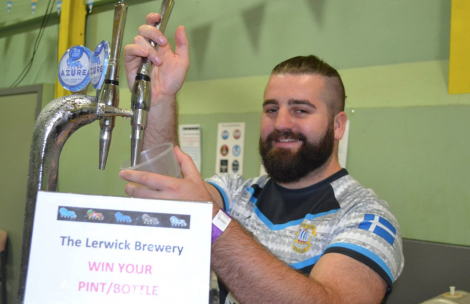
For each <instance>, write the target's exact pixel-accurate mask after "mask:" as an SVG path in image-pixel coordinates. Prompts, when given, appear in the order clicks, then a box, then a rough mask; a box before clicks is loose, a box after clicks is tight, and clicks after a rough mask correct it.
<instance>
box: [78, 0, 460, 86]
mask: <svg viewBox="0 0 470 304" xmlns="http://www.w3.org/2000/svg"><path fill="white" fill-rule="evenodd" d="M160 3H161V2H160V1H151V2H146V3H142V4H132V5H131V6H130V7H129V11H128V19H127V24H126V31H125V35H124V42H125V43H131V42H132V39H133V38H134V36H136V35H137V34H138V32H137V29H138V27H139V26H140V25H142V24H143V22H144V20H145V16H146V15H147V14H148V13H149V12H158V10H159V7H160ZM450 6H451V1H450V0H414V1H408V0H394V1H389V0H352V1H344V0H290V1H282V0H274V1H266V0H238V1H233V0H199V1H176V4H175V8H174V9H173V13H172V16H171V19H170V22H169V24H168V28H167V33H168V37H169V38H170V42H171V43H173V35H174V31H175V29H176V27H177V26H179V25H184V26H185V27H186V30H187V34H188V37H189V41H190V54H191V55H190V58H191V67H190V70H189V74H188V77H187V80H189V81H195V80H197V81H200V80H210V79H225V78H236V77H247V76H260V75H267V74H269V72H270V71H271V69H272V68H273V66H274V65H275V64H276V63H278V62H281V61H283V60H285V59H287V58H290V57H293V56H298V55H305V54H316V55H318V56H320V57H321V58H323V59H325V60H326V61H327V62H329V63H330V64H332V65H333V66H334V67H336V68H339V69H345V68H356V67H368V66H377V65H390V64H399V63H409V62H417V61H432V60H443V59H448V56H449V33H450ZM111 20H112V12H111V11H110V10H108V11H96V12H94V13H92V14H91V15H89V17H88V22H87V37H86V45H87V46H88V47H89V48H94V47H95V46H96V45H97V44H98V43H99V42H100V41H101V40H103V39H105V40H110V39H111V26H110V25H111ZM121 77H122V78H123V77H124V74H123V73H121Z"/></svg>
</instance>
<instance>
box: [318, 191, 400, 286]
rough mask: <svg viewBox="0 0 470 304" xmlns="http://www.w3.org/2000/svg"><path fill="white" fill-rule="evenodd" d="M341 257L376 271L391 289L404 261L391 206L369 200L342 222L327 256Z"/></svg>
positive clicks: (347, 215) (368, 198)
mask: <svg viewBox="0 0 470 304" xmlns="http://www.w3.org/2000/svg"><path fill="white" fill-rule="evenodd" d="M331 252H335V253H341V254H345V255H347V256H349V257H351V258H354V259H356V260H358V261H360V262H362V263H364V264H366V265H367V266H369V267H370V268H372V269H373V270H375V271H376V272H377V273H378V274H379V275H380V276H381V277H382V278H383V279H384V280H385V281H386V282H387V284H388V286H389V287H390V289H391V287H392V285H393V283H394V282H395V280H396V279H397V278H398V277H399V275H400V274H401V272H402V269H403V265H404V258H403V252H402V240H401V234H400V230H399V226H398V222H397V221H396V219H395V217H394V216H393V214H392V213H391V211H390V210H389V208H388V205H387V204H386V203H385V202H384V201H381V200H380V199H378V198H376V197H366V198H363V199H362V201H361V202H360V203H358V204H354V208H353V209H351V210H347V212H345V213H344V215H343V216H342V218H341V219H340V220H339V223H338V226H337V228H336V229H335V232H334V233H333V236H332V240H331V242H330V244H329V245H328V247H327V248H326V250H325V252H324V253H325V254H326V253H331Z"/></svg>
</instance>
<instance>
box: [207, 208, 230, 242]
mask: <svg viewBox="0 0 470 304" xmlns="http://www.w3.org/2000/svg"><path fill="white" fill-rule="evenodd" d="M231 220H232V218H231V217H230V215H228V214H227V213H226V212H225V211H224V210H222V209H220V210H219V212H217V215H216V216H215V217H214V218H213V219H212V243H214V242H215V240H217V238H218V237H219V236H220V235H221V234H222V232H224V231H225V229H226V228H227V226H228V224H230V221H231Z"/></svg>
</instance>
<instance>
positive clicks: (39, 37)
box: [10, 0, 54, 88]
mask: <svg viewBox="0 0 470 304" xmlns="http://www.w3.org/2000/svg"><path fill="white" fill-rule="evenodd" d="M53 2H54V0H49V2H48V3H47V7H46V13H45V14H44V17H43V18H42V23H41V27H40V29H39V33H38V35H37V37H36V40H35V42H34V47H33V54H32V56H31V59H30V60H29V62H28V63H27V64H26V66H25V68H24V69H23V71H22V72H21V73H20V75H19V76H18V78H17V79H16V80H15V81H14V82H13V84H12V85H11V86H10V87H11V88H13V87H17V86H18V85H19V84H20V83H21V82H22V81H23V80H24V78H25V77H26V75H28V73H29V71H30V70H31V67H32V65H33V62H34V58H35V56H36V52H37V51H38V49H39V44H40V43H41V40H42V36H43V35H44V32H45V29H46V26H47V23H48V22H49V19H50V16H51V15H52V10H53V9H54V3H53Z"/></svg>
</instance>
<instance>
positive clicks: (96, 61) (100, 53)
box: [90, 40, 109, 90]
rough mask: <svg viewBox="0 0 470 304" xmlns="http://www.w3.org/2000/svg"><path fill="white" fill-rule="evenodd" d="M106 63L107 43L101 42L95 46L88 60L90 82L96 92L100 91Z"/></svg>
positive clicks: (107, 58) (107, 61)
mask: <svg viewBox="0 0 470 304" xmlns="http://www.w3.org/2000/svg"><path fill="white" fill-rule="evenodd" d="M108 63H109V43H108V41H105V40H103V41H101V42H100V43H99V44H98V45H97V46H96V48H95V50H94V52H93V56H91V59H90V82H91V85H92V86H93V87H94V88H95V89H96V90H99V89H101V87H102V86H103V82H104V78H105V76H106V70H107V69H108Z"/></svg>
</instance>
